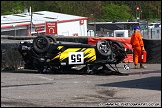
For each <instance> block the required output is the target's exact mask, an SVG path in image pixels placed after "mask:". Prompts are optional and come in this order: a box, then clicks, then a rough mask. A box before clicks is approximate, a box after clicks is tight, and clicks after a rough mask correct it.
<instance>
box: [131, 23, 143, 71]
mask: <svg viewBox="0 0 162 108" xmlns="http://www.w3.org/2000/svg"><path fill="white" fill-rule="evenodd" d="M130 42H131V45H132V49H133V62H134V65H135V69H137V68H138V63H140V68H146V66H144V65H143V64H142V62H141V53H142V50H144V43H143V40H142V35H141V33H140V28H139V26H135V27H134V33H133V34H132V35H131V41H130Z"/></svg>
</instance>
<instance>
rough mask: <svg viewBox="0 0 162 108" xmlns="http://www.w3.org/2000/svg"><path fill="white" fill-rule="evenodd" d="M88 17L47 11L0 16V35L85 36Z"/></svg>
mask: <svg viewBox="0 0 162 108" xmlns="http://www.w3.org/2000/svg"><path fill="white" fill-rule="evenodd" d="M87 20H88V17H81V16H74V15H68V14H62V13H56V12H49V11H38V12H32V14H31V12H28V11H24V13H22V14H13V15H3V16H1V35H10V36H32V35H37V34H38V33H39V34H52V35H53V34H54V35H63V36H87Z"/></svg>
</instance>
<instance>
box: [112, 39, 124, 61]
mask: <svg viewBox="0 0 162 108" xmlns="http://www.w3.org/2000/svg"><path fill="white" fill-rule="evenodd" d="M111 46H112V51H113V53H114V54H115V55H116V59H117V63H119V62H121V61H122V60H124V59H125V57H126V52H125V48H124V46H123V45H122V43H121V42H119V41H112V43H111Z"/></svg>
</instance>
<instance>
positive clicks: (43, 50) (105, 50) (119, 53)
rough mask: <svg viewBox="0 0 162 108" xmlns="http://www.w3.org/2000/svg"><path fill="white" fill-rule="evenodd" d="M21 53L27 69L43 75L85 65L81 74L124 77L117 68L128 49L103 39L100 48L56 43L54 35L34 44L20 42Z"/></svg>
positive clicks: (40, 37) (61, 42)
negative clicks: (112, 74)
mask: <svg viewBox="0 0 162 108" xmlns="http://www.w3.org/2000/svg"><path fill="white" fill-rule="evenodd" d="M18 51H19V52H20V54H21V55H22V58H23V61H24V63H25V64H24V68H26V69H36V70H38V71H39V72H40V73H46V72H48V71H52V72H53V73H58V72H61V73H63V72H65V71H72V69H73V67H76V66H79V65H81V66H83V67H82V68H81V69H80V70H79V71H80V72H81V73H86V74H96V73H98V72H99V70H102V71H104V72H105V73H106V74H109V73H110V72H111V73H114V74H121V73H120V72H119V71H118V68H117V66H116V65H117V64H118V63H120V62H121V61H122V60H124V58H125V57H126V51H125V48H124V47H123V45H122V44H121V43H120V42H119V41H112V40H111V41H109V40H100V41H98V42H97V43H96V45H89V44H82V43H75V42H63V41H56V38H54V37H53V36H37V37H36V38H34V39H33V41H32V42H30V41H24V42H20V45H19V47H18ZM112 64H114V65H115V67H113V66H112ZM107 65H109V66H110V67H108V66H107ZM110 68H112V69H113V70H112V69H110Z"/></svg>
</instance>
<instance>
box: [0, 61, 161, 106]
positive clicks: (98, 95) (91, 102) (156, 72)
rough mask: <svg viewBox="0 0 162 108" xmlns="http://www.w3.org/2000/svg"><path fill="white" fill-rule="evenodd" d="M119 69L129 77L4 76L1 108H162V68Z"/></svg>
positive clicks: (22, 72) (23, 72) (14, 73)
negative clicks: (128, 107)
mask: <svg viewBox="0 0 162 108" xmlns="http://www.w3.org/2000/svg"><path fill="white" fill-rule="evenodd" d="M123 65H124V64H123V63H120V64H118V65H117V66H118V69H119V71H120V72H122V73H128V74H129V75H127V76H121V75H120V76H119V75H102V74H100V75H80V74H77V73H73V72H72V73H66V74H40V73H38V72H37V71H34V70H18V71H2V72H1V107H107V106H109V107H116V106H121V107H125V106H126V107H127V106H130V107H161V64H145V65H146V66H148V68H147V69H133V67H134V66H133V63H129V66H130V69H129V70H124V69H123Z"/></svg>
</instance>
